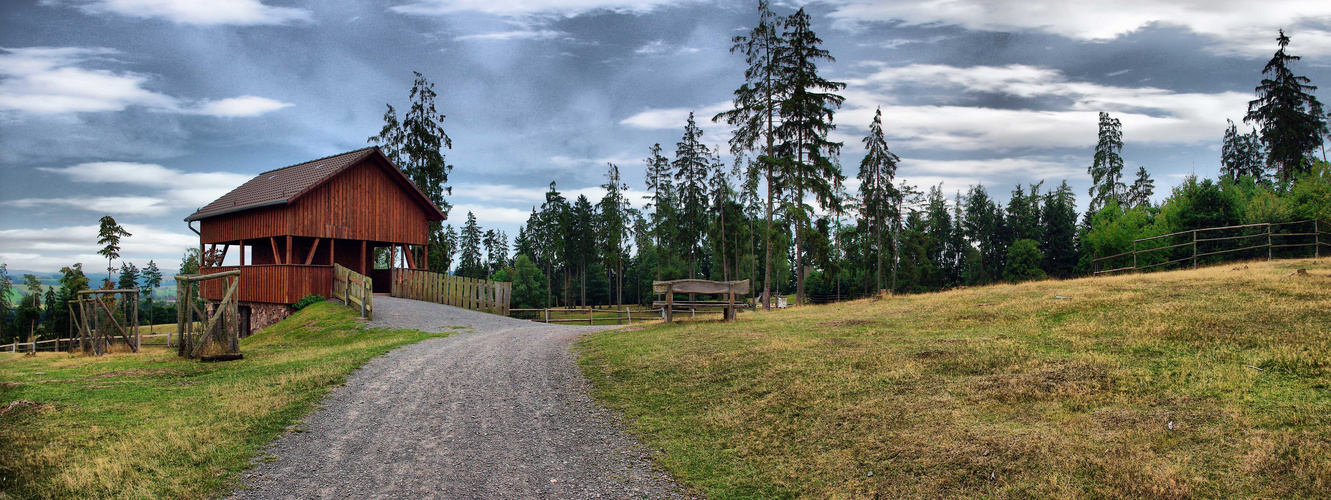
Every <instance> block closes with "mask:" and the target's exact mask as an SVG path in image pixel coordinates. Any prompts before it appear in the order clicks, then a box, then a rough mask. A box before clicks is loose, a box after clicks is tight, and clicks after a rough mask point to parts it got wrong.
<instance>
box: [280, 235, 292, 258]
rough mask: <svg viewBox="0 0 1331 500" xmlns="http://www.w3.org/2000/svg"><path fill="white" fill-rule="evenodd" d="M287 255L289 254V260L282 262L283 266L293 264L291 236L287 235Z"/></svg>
mask: <svg viewBox="0 0 1331 500" xmlns="http://www.w3.org/2000/svg"><path fill="white" fill-rule="evenodd" d="M286 254H287V260H285V261H282V263H283V264H291V235H289V234H288V235H287V251H286Z"/></svg>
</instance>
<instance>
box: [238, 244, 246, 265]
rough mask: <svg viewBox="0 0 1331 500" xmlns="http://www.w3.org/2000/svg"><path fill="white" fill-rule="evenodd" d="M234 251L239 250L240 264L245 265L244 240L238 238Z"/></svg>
mask: <svg viewBox="0 0 1331 500" xmlns="http://www.w3.org/2000/svg"><path fill="white" fill-rule="evenodd" d="M236 251H237V252H240V265H242V266H243V265H245V240H240V243H238V244H236Z"/></svg>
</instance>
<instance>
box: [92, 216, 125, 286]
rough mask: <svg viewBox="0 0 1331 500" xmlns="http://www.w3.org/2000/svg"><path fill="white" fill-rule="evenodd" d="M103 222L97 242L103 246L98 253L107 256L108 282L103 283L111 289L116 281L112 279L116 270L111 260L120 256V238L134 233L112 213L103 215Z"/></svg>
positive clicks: (98, 231) (98, 232)
mask: <svg viewBox="0 0 1331 500" xmlns="http://www.w3.org/2000/svg"><path fill="white" fill-rule="evenodd" d="M101 224H102V225H101V228H100V229H98V230H97V244H98V245H103V246H102V249H101V250H98V251H97V253H98V254H99V255H101V256H103V257H106V282H105V283H103V287H104V288H108V289H109V288H111V286H112V284H113V283H114V282H113V281H111V274H112V273H113V272H115V267H114V266H113V265H112V264H111V261H113V260H115V259H117V258H119V257H120V238H124V237H129V236H133V235H132V234H129V231H126V230H125V228H124V227H121V226H120V224H117V223H116V220H115V219H114V218H112V217H111V216H110V215H107V216H104V217H102V219H101Z"/></svg>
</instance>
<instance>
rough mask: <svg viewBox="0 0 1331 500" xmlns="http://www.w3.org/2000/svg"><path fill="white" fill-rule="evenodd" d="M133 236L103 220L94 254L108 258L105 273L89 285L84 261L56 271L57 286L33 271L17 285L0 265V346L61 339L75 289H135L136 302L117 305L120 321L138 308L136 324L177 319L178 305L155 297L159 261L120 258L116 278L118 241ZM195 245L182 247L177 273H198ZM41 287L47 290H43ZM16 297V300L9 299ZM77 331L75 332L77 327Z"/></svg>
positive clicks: (107, 218)
mask: <svg viewBox="0 0 1331 500" xmlns="http://www.w3.org/2000/svg"><path fill="white" fill-rule="evenodd" d="M128 236H132V235H131V234H130V233H129V232H128V231H125V229H124V228H123V227H122V226H120V225H119V224H117V223H116V221H115V219H114V218H112V217H111V216H109V215H108V216H105V217H102V219H101V228H100V229H99V232H98V244H101V245H103V246H102V248H101V250H98V251H97V253H98V254H101V255H102V256H104V257H106V258H107V269H106V270H107V277H106V279H105V280H104V281H103V282H102V283H100V284H94V283H91V280H90V279H89V278H88V276H87V275H86V274H84V272H83V263H76V264H73V265H70V266H66V267H64V268H61V269H60V279H59V281H58V283H59V285H60V286H58V287H56V286H46V285H44V284H43V283H42V282H41V279H40V278H38V277H37V276H36V275H33V274H24V275H23V276H21V277H20V278H21V279H22V282H21V283H16V282H15V279H14V277H13V276H10V275H9V270H8V265H7V264H5V263H0V344H9V343H14V342H28V341H30V340H49V339H54V338H64V337H66V336H68V335H69V334H70V332H71V324H70V322H71V321H74V318H73V317H71V316H70V312H69V311H70V308H69V302H70V301H71V300H76V299H77V298H78V293H79V292H81V291H84V290H91V289H93V288H92V287H93V286H94V285H97V286H98V288H97V289H99V290H138V291H139V302H138V304H123V303H121V304H117V306H118V307H116V308H115V309H116V315H117V318H118V320H123V317H124V315H127V314H129V313H132V308H133V307H138V309H139V324H140V325H153V324H166V323H175V322H176V305H175V304H174V303H172V302H169V301H159V300H157V299H156V297H154V293H155V291H156V290H157V289H158V288H160V287H161V286H162V282H163V279H164V277H163V275H162V270H161V269H160V268H158V266H157V262H155V261H153V260H149V261H148V264H147V265H145V266H144V267H143V268H142V269H140V268H139V267H138V266H136V265H135V264H134V263H132V262H121V264H120V268H119V276H118V277H117V278H116V279H115V280H112V279H111V278H112V277H113V276H116V274H115V272H116V267H115V266H114V262H115V259H118V258H120V239H121V238H122V237H128ZM198 254H199V251H198V249H195V248H191V249H188V250H186V251H185V254H184V256H183V257H182V260H181V266H180V273H181V274H190V273H196V272H198V262H199V261H198ZM43 288H45V291H43ZM14 297H17V298H18V300H13V298H14ZM75 331H76V330H75Z"/></svg>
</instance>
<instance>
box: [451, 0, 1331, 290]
mask: <svg viewBox="0 0 1331 500" xmlns="http://www.w3.org/2000/svg"><path fill="white" fill-rule="evenodd" d="M1278 41H1279V44H1280V49H1279V51H1278V52H1277V53H1276V56H1275V57H1274V58H1273V59H1272V62H1271V63H1269V64H1268V65H1267V66H1266V68H1265V70H1264V74H1266V75H1267V76H1268V78H1266V79H1264V80H1263V81H1262V83H1261V85H1260V86H1258V87H1257V89H1256V94H1257V98H1256V99H1255V100H1253V101H1252V103H1251V104H1250V106H1249V110H1248V113H1247V115H1246V116H1245V122H1247V123H1251V124H1253V125H1254V128H1253V129H1252V131H1251V132H1249V133H1244V134H1241V133H1239V132H1238V131H1237V127H1236V126H1235V125H1234V124H1233V123H1232V122H1231V124H1230V127H1229V130H1228V131H1227V132H1226V134H1225V136H1224V137H1223V138H1222V165H1221V172H1222V175H1221V179H1220V180H1211V179H1199V178H1196V177H1189V178H1187V179H1185V180H1184V182H1182V183H1181V184H1180V185H1178V186H1177V187H1175V188H1174V189H1173V190H1172V192H1171V193H1170V194H1169V195H1168V196H1167V197H1166V198H1165V199H1164V200H1163V201H1162V202H1160V203H1158V204H1157V203H1153V202H1152V197H1153V196H1154V195H1155V192H1154V191H1155V183H1154V181H1153V180H1152V179H1151V176H1150V174H1149V172H1148V171H1147V169H1146V168H1145V167H1139V168H1138V169H1137V170H1136V172H1135V175H1134V176H1133V178H1132V180H1131V183H1130V184H1129V183H1128V182H1126V181H1125V179H1124V172H1123V170H1124V162H1123V159H1122V157H1121V151H1122V147H1123V131H1122V126H1121V123H1120V122H1119V120H1117V119H1115V118H1113V117H1112V116H1111V115H1110V114H1108V113H1100V115H1099V136H1098V141H1097V145H1096V148H1095V153H1094V156H1093V159H1092V162H1091V165H1090V166H1088V168H1087V173H1088V174H1089V175H1090V177H1091V179H1092V186H1091V188H1090V190H1089V191H1088V193H1087V198H1086V199H1085V201H1086V202H1087V203H1086V206H1087V207H1088V209H1087V211H1086V212H1084V213H1081V214H1080V215H1079V214H1078V212H1077V209H1076V207H1077V201H1078V200H1077V194H1076V193H1074V192H1073V190H1072V189H1071V188H1070V187H1069V186H1068V184H1067V181H1066V180H1063V181H1061V182H1060V183H1059V184H1058V185H1056V186H1055V185H1046V184H1045V182H1044V181H1041V182H1037V183H1034V184H1028V185H1017V186H1015V187H1013V188H1012V191H1011V193H1010V196H1009V199H1008V201H1007V203H1006V204H1000V203H999V202H997V201H996V200H995V199H994V197H993V196H992V195H991V194H990V191H989V188H986V187H985V186H983V185H976V186H971V187H970V188H969V189H967V190H965V191H964V192H958V193H952V194H951V196H949V195H948V193H944V192H943V190H942V188H941V186H930V187H928V188H927V189H925V190H921V189H919V188H917V187H915V186H912V185H910V184H908V183H907V182H904V181H899V180H898V179H896V166H897V163H898V161H899V159H898V157H897V156H896V155H895V154H894V153H892V152H891V151H890V149H889V147H888V144H887V142H886V140H885V139H884V135H883V129H882V119H881V110H880V111H879V112H878V113H876V114H875V116H874V118H873V121H872V122H871V123H870V124H869V130H870V132H869V135H868V136H867V137H865V138H864V139H863V141H862V143H863V145H864V148H865V157H864V159H863V161H862V162H861V163H860V165H859V170H858V174H857V178H858V179H859V181H860V182H859V189H858V190H857V191H856V192H849V191H848V190H847V189H846V188H845V186H844V182H845V176H844V175H843V174H842V171H841V168H840V166H839V164H838V161H837V158H838V156H839V153H840V151H841V148H842V146H843V145H842V144H840V143H835V142H831V141H829V140H828V139H827V135H828V132H830V131H831V130H833V129H834V128H835V125H833V117H834V116H835V111H836V109H837V108H838V107H839V106H840V104H841V102H842V101H843V98H842V97H841V96H840V95H838V94H837V92H838V91H839V90H841V89H843V88H844V87H845V85H844V84H842V83H839V82H832V81H828V80H825V79H823V78H821V77H819V76H818V73H817V64H816V63H817V62H820V61H831V60H833V59H832V56H831V55H830V54H828V53H827V52H826V51H825V50H823V49H821V48H820V47H819V45H820V44H821V40H819V39H818V38H817V36H816V35H815V34H814V33H813V31H812V30H811V29H810V26H809V17H808V16H807V15H806V14H805V13H804V12H803V10H802V9H801V10H799V11H797V12H795V13H793V14H791V15H789V16H778V15H776V14H774V13H773V12H772V11H771V10H770V8H769V6H768V5H767V3H766V2H760V4H759V23H758V26H756V27H755V28H753V29H752V30H751V31H750V32H749V33H747V34H746V35H743V36H738V37H736V38H735V39H734V48H733V52H735V53H738V54H741V55H743V56H744V57H745V61H746V62H747V63H748V64H749V67H748V68H747V70H746V71H745V75H744V77H745V82H744V83H743V84H742V85H741V86H740V87H739V88H738V89H737V90H736V91H735V98H734V101H733V104H734V107H733V109H731V110H729V111H726V112H724V113H721V114H718V115H717V116H715V117H713V120H714V121H724V122H726V123H728V124H730V125H733V126H735V127H736V130H735V132H734V135H733V136H732V137H730V138H729V140H728V143H729V144H728V145H729V152H730V153H731V154H732V155H733V157H734V161H733V163H731V164H729V165H727V164H725V163H724V162H723V159H722V151H721V147H720V146H713V147H708V146H707V145H705V143H704V142H703V139H702V137H703V132H702V130H701V129H700V128H699V127H698V126H697V123H696V121H695V117H694V116H693V115H692V114H690V116H689V118H688V120H687V121H686V123H685V124H684V128H683V133H682V135H681V138H680V140H679V142H677V143H676V144H675V148H674V153H673V155H670V156H667V153H666V151H665V149H664V148H663V147H662V146H661V145H660V144H656V145H653V146H652V147H650V148H648V150H647V154H646V158H645V160H644V169H645V178H646V186H645V187H646V189H647V192H648V193H649V194H648V195H647V196H646V200H644V201H645V207H644V208H643V209H641V210H639V209H635V208H633V207H632V206H631V204H630V203H629V200H628V199H627V198H626V196H625V192H626V191H627V189H628V188H627V186H625V185H624V184H623V182H622V180H621V178H620V171H619V167H618V166H617V165H614V164H610V165H609V166H608V168H607V172H606V175H605V179H606V182H605V184H603V185H602V188H603V189H604V190H605V195H604V197H603V198H601V199H600V200H598V201H593V200H590V199H588V198H586V197H585V196H579V197H578V198H577V199H575V200H572V201H570V200H568V199H567V198H565V197H564V196H563V195H562V194H561V193H560V192H559V190H558V189H557V187H556V185H555V183H553V182H552V183H550V187H549V190H548V191H547V192H546V195H545V201H544V203H542V204H541V205H540V206H539V207H533V209H532V213H531V216H530V217H529V218H528V220H527V222H526V224H524V225H523V226H522V227H521V228H520V229H519V231H518V235H517V237H516V238H515V240H514V241H513V244H512V247H511V250H512V254H513V255H514V257H513V258H511V259H510V258H508V255H509V250H510V246H509V245H508V241H507V238H505V237H503V235H502V234H500V235H497V236H498V237H497V238H490V237H487V238H479V237H478V236H477V235H480V234H486V235H490V234H491V232H482V231H480V230H479V228H475V219H474V217H472V216H471V214H468V222H467V226H466V227H465V228H464V230H463V233H469V234H471V236H470V237H461V238H459V237H456V236H453V232H452V229H451V228H449V229H448V230H447V231H441V235H442V236H441V237H440V238H439V240H440V243H444V244H439V245H435V247H434V248H433V249H432V251H439V252H440V253H441V254H442V255H440V256H439V257H441V258H438V259H436V257H435V256H434V254H432V256H431V265H432V266H434V265H435V264H436V261H437V262H438V265H439V266H442V267H441V269H440V270H446V269H449V268H448V267H447V266H448V265H449V264H450V263H451V262H452V259H453V257H452V255H453V254H454V253H459V254H460V255H461V258H460V264H459V267H458V269H457V273H458V274H463V275H468V276H472V277H486V276H487V275H488V277H491V278H492V279H500V280H505V281H513V282H514V294H513V295H514V307H547V306H566V305H585V304H623V303H643V304H645V303H649V302H650V301H651V300H652V298H653V296H652V293H651V282H652V281H653V280H666V279H680V278H703V279H713V280H743V279H749V280H753V283H754V284H755V291H756V292H759V293H760V294H761V293H764V292H765V293H770V294H786V293H793V294H795V295H796V296H797V297H799V298H800V299H799V300H804V301H808V300H819V299H825V298H853V297H860V296H865V295H869V294H873V293H876V292H877V291H878V290H890V291H893V292H897V293H902V292H906V293H911V292H926V291H934V290H943V289H947V288H952V287H957V286H972V285H984V284H989V283H995V282H1000V281H1007V282H1016V281H1023V280H1030V279H1042V278H1046V277H1055V278H1066V277H1073V276H1080V275H1085V274H1088V273H1089V272H1091V268H1092V261H1093V259H1094V258H1095V257H1096V256H1105V255H1111V254H1114V253H1119V252H1122V251H1124V250H1125V249H1130V248H1131V244H1132V240H1133V239H1135V238H1141V237H1146V236H1152V235H1160V234H1168V233H1172V232H1178V231H1187V230H1191V229H1200V228H1207V227H1216V226H1226V225H1235V224H1244V223H1255V222H1285V221H1293V220H1303V219H1311V218H1321V219H1323V220H1328V219H1331V196H1329V195H1331V169H1329V168H1328V165H1327V163H1326V162H1325V161H1324V159H1323V160H1321V161H1319V160H1318V159H1317V158H1315V157H1314V156H1313V153H1314V152H1315V150H1316V148H1317V147H1319V146H1321V145H1322V140H1323V137H1324V136H1326V135H1327V133H1328V132H1327V126H1326V118H1327V116H1326V114H1324V113H1323V111H1322V108H1321V104H1320V103H1319V102H1318V101H1317V100H1316V98H1315V97H1313V96H1312V94H1311V91H1312V90H1314V89H1315V87H1311V86H1310V85H1308V83H1309V82H1308V80H1307V78H1304V77H1299V76H1294V75H1293V74H1292V73H1291V72H1290V69H1289V67H1288V63H1289V62H1291V61H1296V60H1298V58H1297V57H1296V56H1291V55H1288V54H1287V53H1286V52H1285V46H1286V45H1287V44H1288V43H1289V38H1288V37H1286V36H1285V35H1284V33H1283V32H1282V33H1281V35H1280V37H1279V38H1278ZM482 247H484V248H482ZM797 270H803V271H802V272H797Z"/></svg>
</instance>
